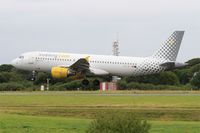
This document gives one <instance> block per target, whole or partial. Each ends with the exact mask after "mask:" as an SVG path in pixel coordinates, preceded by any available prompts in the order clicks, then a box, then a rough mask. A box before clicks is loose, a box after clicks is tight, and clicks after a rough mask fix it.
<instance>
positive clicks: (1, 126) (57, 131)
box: [0, 114, 90, 133]
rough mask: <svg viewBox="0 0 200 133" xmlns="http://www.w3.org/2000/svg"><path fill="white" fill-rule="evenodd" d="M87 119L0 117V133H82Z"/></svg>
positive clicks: (87, 122)
mask: <svg viewBox="0 0 200 133" xmlns="http://www.w3.org/2000/svg"><path fill="white" fill-rule="evenodd" d="M89 122H90V121H89V120H87V119H73V118H61V117H41V116H40V117H39V116H21V115H5V114H1V115H0V133H13V132H15V133H45V132H46V133H63V132H67V133H84V132H85V130H86V129H87V126H88V124H89Z"/></svg>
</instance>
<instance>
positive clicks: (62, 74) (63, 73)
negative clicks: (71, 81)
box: [51, 67, 69, 79]
mask: <svg viewBox="0 0 200 133" xmlns="http://www.w3.org/2000/svg"><path fill="white" fill-rule="evenodd" d="M51 75H52V77H53V78H57V79H60V78H66V77H68V75H69V68H64V67H53V68H52V69H51Z"/></svg>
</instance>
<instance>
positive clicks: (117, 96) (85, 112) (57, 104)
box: [0, 92, 200, 133]
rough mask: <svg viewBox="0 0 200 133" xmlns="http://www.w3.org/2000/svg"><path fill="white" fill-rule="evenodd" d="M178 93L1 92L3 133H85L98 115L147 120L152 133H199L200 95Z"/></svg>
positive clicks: (0, 123)
mask: <svg viewBox="0 0 200 133" xmlns="http://www.w3.org/2000/svg"><path fill="white" fill-rule="evenodd" d="M147 93H148V94H147ZM149 93H150V94H149ZM175 93H176V94H172V92H165V93H163V92H160V93H159V92H153V93H152V92H114V93H113V92H109V93H108V94H106V93H100V92H25V93H20V92H17V93H10V92H2V93H0V133H1V132H2V133H9V132H13V131H15V132H16V133H23V132H24V133H25V132H30V133H33V132H38V133H43V132H52V133H61V132H67V133H84V132H85V130H86V129H87V127H88V125H89V123H90V121H91V120H92V119H93V118H95V116H97V115H98V114H104V115H109V114H111V113H125V112H135V113H136V114H137V115H139V116H141V117H142V118H145V119H148V120H149V121H150V123H151V124H152V129H151V133H199V132H200V95H199V92H197V93H196V92H193V93H190V92H187V93H186V92H175Z"/></svg>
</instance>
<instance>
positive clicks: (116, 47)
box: [113, 34, 120, 56]
mask: <svg viewBox="0 0 200 133" xmlns="http://www.w3.org/2000/svg"><path fill="white" fill-rule="evenodd" d="M119 53H120V52H119V40H118V34H117V40H115V41H114V42H113V55H114V56H119Z"/></svg>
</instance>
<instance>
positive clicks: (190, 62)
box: [187, 58, 200, 66]
mask: <svg viewBox="0 0 200 133" xmlns="http://www.w3.org/2000/svg"><path fill="white" fill-rule="evenodd" d="M187 63H188V65H189V66H194V65H196V64H199V63H200V58H194V59H191V60H189V61H187Z"/></svg>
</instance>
